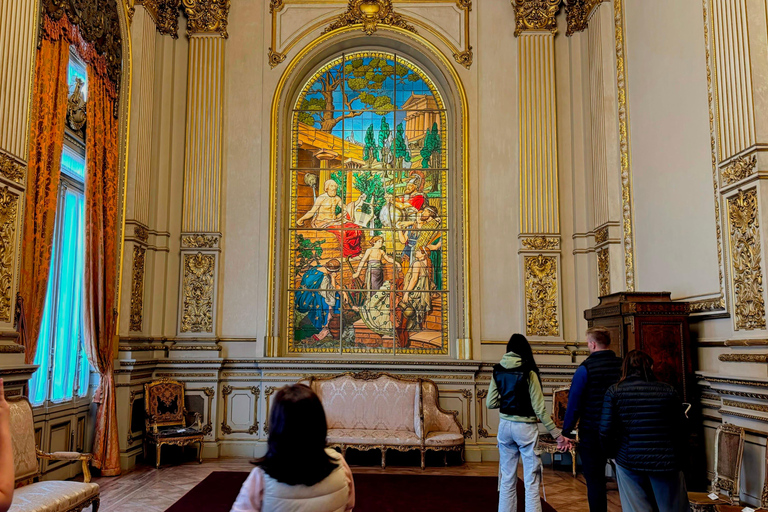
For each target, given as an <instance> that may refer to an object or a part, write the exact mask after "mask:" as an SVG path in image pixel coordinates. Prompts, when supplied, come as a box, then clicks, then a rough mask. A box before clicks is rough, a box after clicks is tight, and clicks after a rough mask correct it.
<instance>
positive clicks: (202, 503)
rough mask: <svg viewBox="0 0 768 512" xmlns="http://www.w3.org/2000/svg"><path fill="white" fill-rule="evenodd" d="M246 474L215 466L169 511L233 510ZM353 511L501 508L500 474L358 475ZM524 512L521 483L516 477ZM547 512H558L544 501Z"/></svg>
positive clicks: (447, 511) (435, 511) (436, 511)
mask: <svg viewBox="0 0 768 512" xmlns="http://www.w3.org/2000/svg"><path fill="white" fill-rule="evenodd" d="M247 476H248V473H246V472H244V471H214V472H213V473H211V474H210V475H209V476H208V477H207V478H206V479H205V480H203V481H202V482H200V483H199V484H197V485H196V486H195V487H194V488H193V489H192V490H191V491H189V492H188V493H187V494H185V495H184V496H182V498H181V499H180V500H179V501H177V502H176V503H175V504H174V505H173V506H172V507H171V508H169V509H168V510H166V512H229V509H230V507H231V506H232V503H233V502H234V501H235V498H236V497H237V493H238V492H239V491H240V486H241V485H242V484H243V482H244V481H245V479H246V477H247ZM354 477H355V493H356V496H357V504H356V505H355V512H404V511H411V510H413V511H418V512H451V511H462V512H464V511H485V510H487V511H494V510H496V509H497V507H498V503H499V495H498V493H497V492H496V478H494V477H480V476H434V475H382V474H372V475H371V474H364V475H361V474H357V475H354ZM517 496H518V506H517V509H518V511H520V512H523V511H524V508H525V507H524V503H523V499H522V498H523V484H522V482H521V481H520V480H518V481H517ZM542 508H543V512H556V511H555V509H554V508H552V507H551V506H550V505H548V504H547V503H545V502H544V501H542Z"/></svg>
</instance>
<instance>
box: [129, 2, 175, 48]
mask: <svg viewBox="0 0 768 512" xmlns="http://www.w3.org/2000/svg"><path fill="white" fill-rule="evenodd" d="M136 5H143V6H144V8H145V9H146V10H147V12H149V14H150V16H152V19H153V20H154V21H155V27H157V31H158V32H160V33H161V34H163V35H168V36H171V37H172V38H173V39H177V38H178V37H179V7H180V6H181V0H136Z"/></svg>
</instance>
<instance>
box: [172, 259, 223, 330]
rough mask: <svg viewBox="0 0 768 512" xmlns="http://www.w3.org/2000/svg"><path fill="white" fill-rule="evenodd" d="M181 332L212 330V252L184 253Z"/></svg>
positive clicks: (213, 260)
mask: <svg viewBox="0 0 768 512" xmlns="http://www.w3.org/2000/svg"><path fill="white" fill-rule="evenodd" d="M183 258H184V267H183V268H184V278H183V282H182V289H181V294H182V313H181V329H180V331H181V332H213V293H214V289H213V283H214V275H213V273H214V270H215V269H216V257H215V256H214V255H213V254H203V253H200V252H198V253H197V254H184V256H183Z"/></svg>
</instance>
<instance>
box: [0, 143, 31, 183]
mask: <svg viewBox="0 0 768 512" xmlns="http://www.w3.org/2000/svg"><path fill="white" fill-rule="evenodd" d="M26 168H27V166H26V165H25V164H24V163H22V162H20V161H18V160H16V159H15V158H13V157H11V156H10V155H8V154H6V153H4V152H2V151H0V174H2V175H3V177H4V178H6V179H9V180H11V181H13V182H15V183H19V184H22V183H24V177H25V176H26V172H25V169H26Z"/></svg>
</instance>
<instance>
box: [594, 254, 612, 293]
mask: <svg viewBox="0 0 768 512" xmlns="http://www.w3.org/2000/svg"><path fill="white" fill-rule="evenodd" d="M597 281H598V290H599V295H600V297H603V296H605V295H610V293H611V253H610V251H609V250H608V248H607V247H606V248H605V249H602V250H600V251H597Z"/></svg>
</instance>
